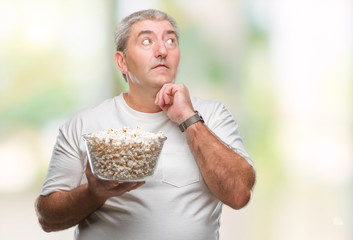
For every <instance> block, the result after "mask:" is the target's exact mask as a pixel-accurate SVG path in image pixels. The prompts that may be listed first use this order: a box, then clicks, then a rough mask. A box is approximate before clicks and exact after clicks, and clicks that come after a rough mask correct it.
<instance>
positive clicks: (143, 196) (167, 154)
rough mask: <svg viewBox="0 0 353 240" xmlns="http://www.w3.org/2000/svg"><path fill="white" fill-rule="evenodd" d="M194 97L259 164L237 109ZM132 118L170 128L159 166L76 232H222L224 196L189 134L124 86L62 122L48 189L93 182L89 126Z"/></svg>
mask: <svg viewBox="0 0 353 240" xmlns="http://www.w3.org/2000/svg"><path fill="white" fill-rule="evenodd" d="M192 103H193V106H194V108H195V110H198V111H199V112H200V114H201V115H202V116H203V118H204V120H205V124H206V125H207V126H208V127H209V128H210V129H211V130H212V131H213V132H214V133H215V134H216V135H217V136H218V137H219V138H220V139H222V140H223V141H224V142H225V143H226V144H229V145H230V146H231V147H232V148H233V149H234V150H235V151H236V152H237V153H238V154H240V155H241V156H243V157H244V158H245V159H246V160H247V161H248V162H249V163H250V164H251V165H252V164H253V163H252V160H251V159H250V157H249V155H248V154H247V153H246V151H245V149H244V146H243V142H242V139H241V137H240V135H239V132H238V125H237V123H236V122H235V120H234V119H233V117H232V116H231V114H230V112H229V111H228V110H227V109H226V108H225V107H224V106H223V105H222V104H221V103H219V102H215V101H207V100H200V99H196V98H192ZM125 126H127V127H131V128H135V127H136V126H140V127H142V128H143V129H144V130H145V131H150V132H155V133H157V132H158V131H163V132H164V134H165V135H166V136H167V138H168V139H167V140H166V142H165V143H164V147H163V150H162V153H161V155H160V159H159V163H158V166H157V169H156V171H155V174H154V175H153V176H152V177H151V178H150V179H149V180H148V181H146V183H145V184H144V185H143V186H141V187H140V188H138V189H136V190H133V191H131V192H129V193H125V194H124V195H122V196H119V197H113V198H110V199H108V200H107V201H106V202H105V204H104V205H103V206H102V207H101V208H99V209H98V210H97V211H95V212H94V213H92V214H91V215H90V216H89V217H87V218H86V219H85V220H84V221H83V222H81V223H80V224H79V225H78V226H77V228H76V231H75V239H84V240H90V239H92V240H96V239H102V240H103V239H109V240H111V239H122V240H127V239H132V240H159V239H161V240H162V239H163V240H181V239H185V240H187V239H190V240H215V239H218V229H219V219H220V215H221V209H222V203H221V202H220V201H219V200H218V199H217V198H216V197H215V196H214V195H213V194H212V193H211V192H210V191H209V190H208V188H207V186H206V184H205V182H204V181H203V178H202V176H201V173H200V170H199V168H198V166H197V164H196V161H195V159H194V157H193V155H192V153H191V151H190V149H189V146H188V144H187V141H186V137H185V134H184V133H182V132H181V131H180V130H179V128H178V126H177V124H176V123H174V122H172V121H170V120H169V119H168V117H167V115H166V114H165V113H164V112H158V113H142V112H138V111H135V110H133V109H132V108H130V107H129V106H128V105H127V104H126V102H125V100H124V98H123V95H122V94H120V95H119V96H116V97H114V98H112V99H108V100H106V101H104V102H102V103H101V104H99V105H97V106H95V107H92V108H88V109H85V110H82V111H80V112H78V113H77V114H76V115H74V117H73V118H72V119H71V120H69V121H68V122H67V123H66V124H64V125H63V126H61V127H60V129H59V135H58V137H57V142H56V145H55V147H54V151H53V155H52V159H51V161H50V165H49V169H48V173H47V177H46V179H45V182H44V184H43V187H42V191H41V195H48V194H50V193H52V192H54V191H60V190H66V191H69V190H72V189H74V188H76V187H78V186H79V185H81V184H85V183H87V179H86V176H85V166H86V162H87V154H86V149H85V146H84V142H83V139H82V137H81V136H82V135H83V134H86V133H90V132H97V131H101V130H104V129H110V128H115V129H119V128H123V127H125Z"/></svg>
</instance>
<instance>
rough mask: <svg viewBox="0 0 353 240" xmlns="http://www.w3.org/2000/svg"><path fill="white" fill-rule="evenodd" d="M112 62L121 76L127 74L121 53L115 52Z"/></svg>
mask: <svg viewBox="0 0 353 240" xmlns="http://www.w3.org/2000/svg"><path fill="white" fill-rule="evenodd" d="M114 61H115V64H116V65H117V66H118V68H119V70H120V72H121V73H123V74H127V72H128V70H127V65H126V60H125V56H124V54H123V52H121V51H116V52H115V56H114Z"/></svg>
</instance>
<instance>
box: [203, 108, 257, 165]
mask: <svg viewBox="0 0 353 240" xmlns="http://www.w3.org/2000/svg"><path fill="white" fill-rule="evenodd" d="M206 124H207V126H208V127H209V129H210V130H211V131H212V132H213V133H214V134H215V135H216V136H217V137H218V138H219V139H220V140H221V141H223V142H224V143H225V144H226V145H227V146H228V147H229V148H231V149H232V150H233V151H235V152H236V153H237V154H238V155H240V156H241V157H243V158H244V159H245V160H246V161H247V162H248V163H249V164H250V165H251V166H253V165H254V163H253V161H252V159H251V157H250V156H249V154H248V153H247V152H246V150H245V147H244V144H243V139H242V138H241V136H240V133H239V129H238V128H239V126H238V123H237V122H236V121H235V119H234V118H233V116H232V114H231V113H230V112H229V110H228V109H227V108H226V107H225V106H224V105H223V104H222V103H219V102H216V103H215V105H214V109H213V111H212V112H211V114H210V115H209V119H208V120H207V123H206Z"/></svg>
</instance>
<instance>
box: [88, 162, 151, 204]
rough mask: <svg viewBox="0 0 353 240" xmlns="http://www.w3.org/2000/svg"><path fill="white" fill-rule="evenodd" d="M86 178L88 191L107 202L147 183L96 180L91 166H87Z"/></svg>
mask: <svg viewBox="0 0 353 240" xmlns="http://www.w3.org/2000/svg"><path fill="white" fill-rule="evenodd" d="M86 177H87V181H88V191H89V192H90V193H91V194H92V196H94V197H95V198H96V199H98V200H99V201H103V202H104V201H105V200H107V199H108V198H110V197H114V196H120V195H123V194H124V193H126V192H130V191H131V190H134V189H136V188H138V187H140V186H142V185H143V184H145V182H124V183H122V182H113V181H105V180H101V179H98V178H96V177H95V176H94V175H93V173H92V170H91V166H90V164H89V163H88V162H87V165H86Z"/></svg>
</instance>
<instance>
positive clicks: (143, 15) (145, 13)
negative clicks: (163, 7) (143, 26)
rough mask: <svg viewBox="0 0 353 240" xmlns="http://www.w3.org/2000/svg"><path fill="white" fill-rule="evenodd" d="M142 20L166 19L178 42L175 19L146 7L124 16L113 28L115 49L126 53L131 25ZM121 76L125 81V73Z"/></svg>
mask: <svg viewBox="0 0 353 240" xmlns="http://www.w3.org/2000/svg"><path fill="white" fill-rule="evenodd" d="M142 20H157V21H163V20H167V21H168V22H169V23H170V24H171V25H172V26H173V28H174V31H175V33H176V37H177V41H178V43H179V29H178V26H177V24H176V22H175V20H174V19H173V18H172V17H171V16H169V15H168V14H167V13H165V12H162V11H159V10H155V9H148V10H142V11H138V12H134V13H132V14H130V15H129V16H127V17H125V18H124V19H123V20H121V22H120V24H119V25H118V26H117V28H116V30H115V45H116V51H121V52H123V54H124V55H126V52H127V42H128V40H129V38H130V32H131V27H132V25H133V24H134V23H136V22H138V21H142ZM123 77H124V78H125V81H126V76H125V74H123Z"/></svg>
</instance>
